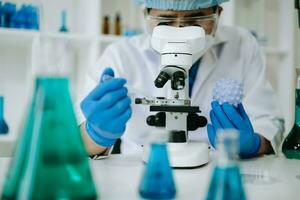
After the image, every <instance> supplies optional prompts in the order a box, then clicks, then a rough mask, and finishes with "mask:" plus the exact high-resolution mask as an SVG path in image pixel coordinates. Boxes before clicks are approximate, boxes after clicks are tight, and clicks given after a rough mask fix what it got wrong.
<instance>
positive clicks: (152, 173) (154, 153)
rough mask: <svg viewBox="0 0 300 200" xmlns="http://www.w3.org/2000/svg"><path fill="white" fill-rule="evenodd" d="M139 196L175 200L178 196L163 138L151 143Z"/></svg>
mask: <svg viewBox="0 0 300 200" xmlns="http://www.w3.org/2000/svg"><path fill="white" fill-rule="evenodd" d="M153 134H162V133H153ZM139 194H140V196H141V197H142V198H144V199H173V198H175V196H176V187H175V182H174V178H173V173H172V168H171V166H170V162H169V158H168V152H167V147H166V143H165V142H163V141H162V140H161V138H160V139H158V140H157V138H156V139H155V140H153V141H151V144H150V154H149V158H148V163H147V164H146V166H145V171H144V175H143V177H142V180H141V183H140V186H139Z"/></svg>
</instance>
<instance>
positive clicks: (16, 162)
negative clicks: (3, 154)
mask: <svg viewBox="0 0 300 200" xmlns="http://www.w3.org/2000/svg"><path fill="white" fill-rule="evenodd" d="M38 86H39V81H38V80H36V81H35V90H34V91H35V92H34V94H33V97H32V100H31V106H30V109H29V112H28V115H27V117H26V122H25V124H24V125H23V127H24V129H23V130H22V133H21V134H20V137H19V139H18V141H17V144H16V146H15V149H14V153H13V157H12V161H11V163H10V167H9V171H8V173H7V176H6V180H5V183H4V186H3V191H2V197H1V199H16V198H17V197H16V195H17V194H16V193H17V192H18V190H19V186H20V182H21V180H22V179H23V175H24V173H23V172H24V166H25V162H26V161H27V160H28V154H29V150H30V146H31V138H32V131H33V123H34V113H33V111H34V109H35V107H36V103H35V102H36V91H37V88H38Z"/></svg>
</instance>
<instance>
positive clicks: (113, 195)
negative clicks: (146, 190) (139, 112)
mask: <svg viewBox="0 0 300 200" xmlns="http://www.w3.org/2000/svg"><path fill="white" fill-rule="evenodd" d="M9 160H10V159H9V158H0V192H1V188H2V185H3V182H4V177H5V172H6V169H7V167H8V163H9ZM90 163H91V168H92V172H93V176H94V180H95V183H96V187H97V190H98V194H99V196H100V197H101V199H104V200H105V199H114V200H115V199H116V200H123V199H125V200H126V199H130V200H134V199H140V197H139V195H138V186H139V182H140V179H141V176H142V174H143V169H144V165H143V163H142V158H141V155H131V156H122V155H114V156H111V157H110V158H107V159H104V160H91V162H90ZM239 163H240V167H241V171H242V174H243V177H244V181H245V184H244V186H245V190H246V195H247V197H248V199H251V200H252V199H253V200H260V199H261V200H268V199H272V200H277V199H278V200H299V199H300V160H288V159H285V158H283V157H275V156H264V157H260V158H256V159H251V160H243V161H240V162H239ZM212 166H213V162H210V164H208V165H206V166H204V167H202V168H198V169H192V170H174V171H173V172H174V176H175V182H176V187H177V198H176V199H184V200H194V199H195V200H196V199H197V200H199V199H204V197H205V195H206V193H207V187H208V183H209V181H210V176H211V170H212Z"/></svg>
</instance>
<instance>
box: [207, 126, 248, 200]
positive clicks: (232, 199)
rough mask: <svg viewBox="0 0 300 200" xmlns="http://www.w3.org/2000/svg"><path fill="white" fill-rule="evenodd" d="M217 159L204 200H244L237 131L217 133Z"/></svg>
mask: <svg viewBox="0 0 300 200" xmlns="http://www.w3.org/2000/svg"><path fill="white" fill-rule="evenodd" d="M217 150H218V153H219V157H218V160H217V162H216V165H215V167H214V170H213V174H212V176H211V182H210V186H209V189H208V193H207V196H206V200H245V199H246V197H245V192H244V188H243V182H242V179H241V174H240V170H239V167H238V165H237V163H236V162H235V161H234V160H235V158H237V155H238V154H237V152H238V133H237V132H236V131H235V130H226V131H222V132H219V133H218V145H217Z"/></svg>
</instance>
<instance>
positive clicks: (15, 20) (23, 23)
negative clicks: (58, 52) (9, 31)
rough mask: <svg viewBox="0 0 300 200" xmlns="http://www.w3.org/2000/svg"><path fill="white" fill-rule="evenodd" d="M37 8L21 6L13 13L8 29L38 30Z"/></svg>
mask: <svg viewBox="0 0 300 200" xmlns="http://www.w3.org/2000/svg"><path fill="white" fill-rule="evenodd" d="M38 12H39V11H38V8H37V7H35V6H32V5H27V4H23V5H22V6H21V8H20V9H19V10H18V11H15V12H14V13H13V14H12V15H11V17H10V20H8V21H7V23H9V25H8V26H6V27H9V28H17V29H34V30H38V29H39V14H38Z"/></svg>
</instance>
